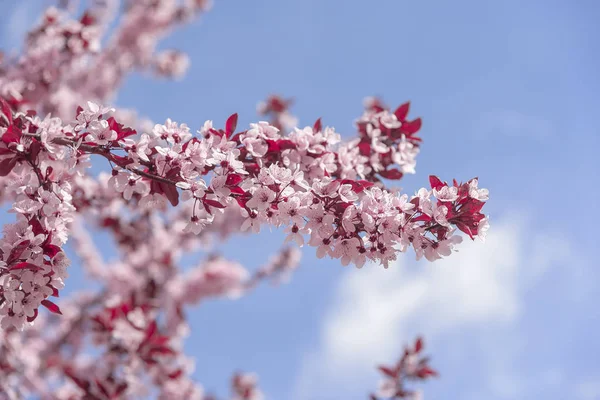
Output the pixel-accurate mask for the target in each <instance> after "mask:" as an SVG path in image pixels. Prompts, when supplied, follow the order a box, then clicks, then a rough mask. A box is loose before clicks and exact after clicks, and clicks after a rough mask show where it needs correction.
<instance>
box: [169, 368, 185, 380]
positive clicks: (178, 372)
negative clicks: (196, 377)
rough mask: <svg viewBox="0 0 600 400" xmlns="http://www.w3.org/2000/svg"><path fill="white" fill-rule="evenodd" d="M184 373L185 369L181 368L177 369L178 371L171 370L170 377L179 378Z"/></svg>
mask: <svg viewBox="0 0 600 400" xmlns="http://www.w3.org/2000/svg"><path fill="white" fill-rule="evenodd" d="M182 374H183V370H182V369H181V368H180V369H178V370H177V371H175V372H171V373H170V374H169V375H168V377H169V378H170V379H177V378H179V377H180V376H181V375H182Z"/></svg>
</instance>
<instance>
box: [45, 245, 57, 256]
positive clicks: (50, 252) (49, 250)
mask: <svg viewBox="0 0 600 400" xmlns="http://www.w3.org/2000/svg"><path fill="white" fill-rule="evenodd" d="M60 251H61V249H60V247H58V246H57V245H55V244H47V245H45V246H44V254H45V255H47V256H48V257H50V258H54V256H55V255H57V254H58V253H60Z"/></svg>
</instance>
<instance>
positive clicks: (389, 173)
mask: <svg viewBox="0 0 600 400" xmlns="http://www.w3.org/2000/svg"><path fill="white" fill-rule="evenodd" d="M379 175H381V176H383V177H384V178H386V179H394V180H397V179H400V178H402V176H403V175H404V174H403V173H402V172H401V171H400V170H399V169H397V168H392V169H388V170H384V171H379Z"/></svg>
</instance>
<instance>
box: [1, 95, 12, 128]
mask: <svg viewBox="0 0 600 400" xmlns="http://www.w3.org/2000/svg"><path fill="white" fill-rule="evenodd" d="M0 110H1V111H2V113H3V114H4V115H5V116H6V119H7V121H8V124H9V125H12V123H13V118H12V110H11V109H10V105H9V104H8V103H7V102H6V100H4V98H3V97H2V96H0Z"/></svg>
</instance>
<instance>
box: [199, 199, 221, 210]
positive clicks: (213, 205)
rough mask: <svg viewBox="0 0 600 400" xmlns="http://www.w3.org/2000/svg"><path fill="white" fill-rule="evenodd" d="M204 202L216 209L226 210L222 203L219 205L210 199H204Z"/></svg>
mask: <svg viewBox="0 0 600 400" xmlns="http://www.w3.org/2000/svg"><path fill="white" fill-rule="evenodd" d="M202 201H203V202H204V205H205V206H206V205H209V206H211V207H215V208H225V206H224V205H223V204H221V203H219V202H218V201H216V200H210V199H204V200H202Z"/></svg>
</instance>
